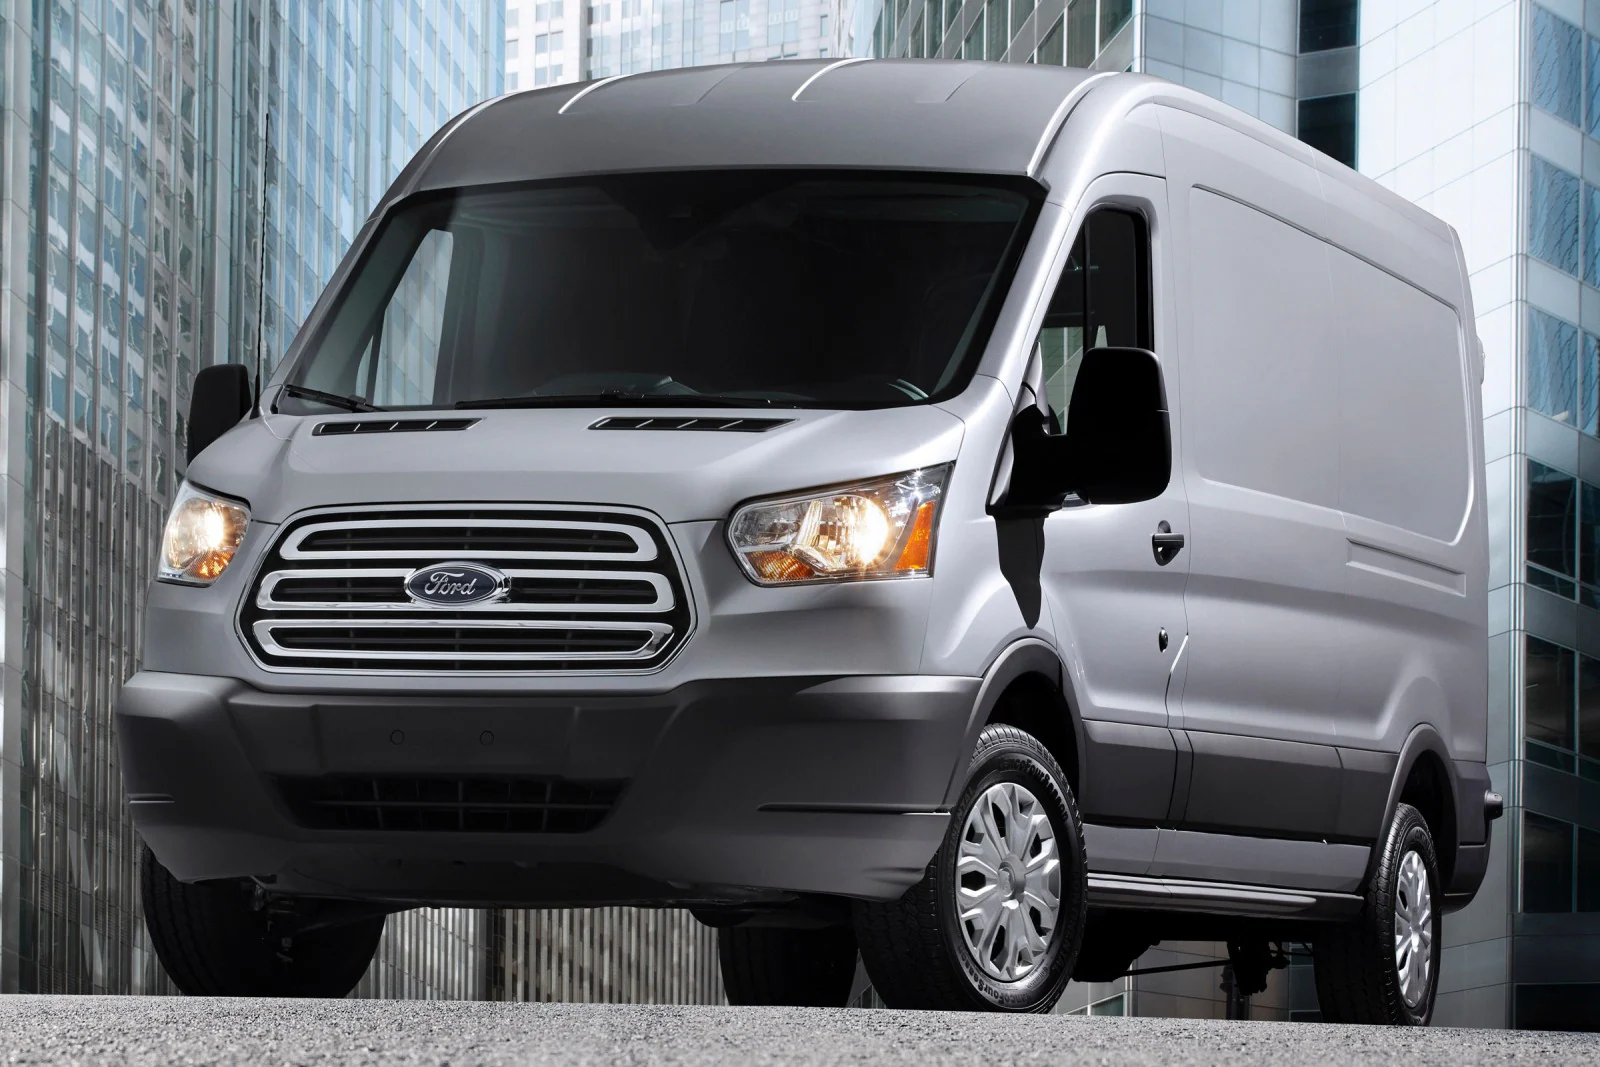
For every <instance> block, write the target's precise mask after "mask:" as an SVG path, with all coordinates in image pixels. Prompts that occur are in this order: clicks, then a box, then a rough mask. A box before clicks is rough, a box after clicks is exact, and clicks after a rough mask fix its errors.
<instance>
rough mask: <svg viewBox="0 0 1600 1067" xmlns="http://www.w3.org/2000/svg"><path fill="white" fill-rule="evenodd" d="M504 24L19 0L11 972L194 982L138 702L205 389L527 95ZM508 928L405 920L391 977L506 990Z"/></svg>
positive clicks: (38, 987)
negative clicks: (153, 865) (143, 777)
mask: <svg viewBox="0 0 1600 1067" xmlns="http://www.w3.org/2000/svg"><path fill="white" fill-rule="evenodd" d="M503 18H504V0H392V2H385V3H381V4H379V3H371V2H366V0H362V2H357V0H221V2H213V0H0V160H3V164H0V471H3V473H4V475H5V478H4V483H3V484H4V485H5V491H4V493H0V530H3V534H0V537H3V541H0V600H3V611H4V624H3V632H4V634H5V636H6V640H5V643H4V645H3V647H0V991H12V990H23V991H30V990H33V991H42V992H45V991H47V992H85V993H87V992H145V991H159V990H162V989H164V988H165V987H166V983H165V980H164V978H163V976H162V975H161V974H160V971H159V967H158V966H157V965H156V963H155V960H154V956H153V955H152V953H151V952H150V950H149V942H148V938H147V936H146V934H145V931H144V924H143V920H142V916H141V914H140V909H139V903H138V892H137V881H136V875H135V872H136V861H137V856H138V848H139V845H138V841H137V838H136V837H135V835H134V833H133V830H132V827H131V824H130V823H129V821H128V819H127V816H126V808H125V804H124V799H123V796H122V783H121V776H120V773H119V771H118V768H117V761H116V748H115V738H114V737H113V734H112V718H111V708H112V702H113V699H114V697H115V694H116V691H117V688H118V686H119V685H120V684H121V682H122V680H123V679H124V678H125V677H127V676H128V675H129V674H131V673H132V672H133V670H134V667H135V664H136V662H137V659H138V655H139V645H140V614H141V605H142V601H143V598H144V590H145V586H146V583H147V581H148V579H149V574H150V567H151V563H152V560H153V558H154V555H155V551H156V541H157V538H158V536H159V531H160V529H161V525H162V523H163V521H164V518H165V513H166V509H167V504H168V502H169V501H170V500H171V498H172V493H173V489H174V487H175V485H176V483H177V481H178V479H180V478H181V476H182V473H183V466H184V464H183V460H182V455H183V446H182V441H183V433H184V413H185V411H186V409H187V406H188V401H189V386H190V382H191V380H192V378H193V375H194V372H195V370H196V369H197V368H199V367H202V366H205V365H207V364H209V363H212V362H216V361H223V360H230V359H231V360H248V359H250V358H252V357H253V355H254V352H255V344H256V338H257V337H258V326H259V327H260V333H259V336H261V337H263V338H264V340H265V354H266V356H267V360H268V362H269V363H270V362H271V361H272V360H273V359H274V358H275V357H276V356H277V354H279V353H281V352H282V351H283V350H284V348H285V347H287V345H288V342H289V339H290V336H291V335H292V333H293V332H294V329H295V327H296V325H297V324H298V323H299V321H300V319H301V318H302V317H303V316H304V314H305V311H306V310H307V308H309V306H310V302H311V301H312V300H313V299H315V297H316V295H317V292H318V291H319V289H320V288H321V285H322V283H323V281H324V280H325V279H326V278H327V277H328V275H329V274H330V273H331V272H332V270H333V267H334V264H335V263H337V261H338V259H339V257H340V256H341V255H343V253H344V251H345V249H346V248H347V247H348V246H349V244H350V241H351V239H352V238H353V237H354V235H355V232H356V229H357V228H358V227H359V226H360V224H361V222H362V221H363V219H364V218H365V216H366V214H367V212H368V211H369V210H370V208H371V205H372V204H373V203H374V202H375V200H376V198H377V196H378V194H379V193H380V192H381V190H382V189H383V188H384V187H385V186H386V185H387V184H388V182H389V180H390V179H391V178H392V177H393V176H394V174H395V173H396V172H397V171H398V169H399V168H400V166H401V165H402V164H403V163H404V162H405V161H406V159H407V158H408V157H409V156H410V155H411V154H412V153H413V152H414V151H415V150H416V149H417V148H418V147H420V145H421V144H422V142H423V140H425V139H426V138H427V136H428V135H430V134H431V133H432V132H433V130H434V129H436V128H437V127H438V126H439V124H440V123H442V122H443V121H444V119H445V118H446V117H448V116H449V115H451V114H453V113H455V112H456V111H459V110H461V109H463V108H465V107H466V106H468V105H469V104H472V103H474V102H475V101H477V100H480V99H482V98H484V97H486V96H491V95H495V94H497V93H499V92H500V91H501V88H502V86H501V71H502V69H503V56H502V50H503V47H504V39H505V35H504V24H503ZM268 110H270V112H271V114H272V115H273V152H272V156H271V159H270V160H269V161H268V171H267V180H268V182H267V225H266V228H265V230H266V270H265V279H266V285H265V293H264V297H265V299H264V301H263V300H262V297H263V293H262V292H261V290H260V289H258V287H257V278H258V276H259V275H260V271H261V268H260V253H261V245H260V243H259V235H260V234H261V232H262V227H261V219H260V203H261V184H260V176H261V168H262V162H263V152H264V148H265V144H264V133H265V127H266V123H265V119H264V116H265V114H266V113H267V111H268ZM261 306H264V307H265V311H266V315H265V319H264V321H260V322H258V317H257V313H256V309H257V308H258V307H261ZM488 923H489V919H488V918H487V917H485V916H483V915H481V914H479V913H465V912H450V913H426V914H415V915H413V916H408V917H406V918H405V919H402V920H399V921H396V922H394V923H393V924H392V927H391V936H390V938H389V939H388V940H387V941H386V943H385V945H384V947H383V949H382V950H380V958H379V965H378V966H376V967H374V969H373V972H372V973H371V974H370V975H369V979H368V983H367V986H368V991H369V992H395V993H406V994H414V995H457V996H469V995H480V994H481V993H482V992H483V990H484V989H485V988H486V984H485V983H486V982H487V976H488V967H487V964H486V963H485V961H484V949H483V946H484V944H485V943H486V942H487V941H488Z"/></svg>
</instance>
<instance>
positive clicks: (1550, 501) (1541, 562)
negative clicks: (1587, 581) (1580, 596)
mask: <svg viewBox="0 0 1600 1067" xmlns="http://www.w3.org/2000/svg"><path fill="white" fill-rule="evenodd" d="M1577 573H1578V479H1576V478H1574V477H1573V476H1572V475H1570V474H1563V473H1561V472H1560V471H1558V470H1555V469H1553V468H1551V467H1546V466H1545V465H1544V464H1543V463H1538V462H1535V461H1533V460H1529V461H1528V582H1529V584H1531V585H1537V586H1540V587H1541V588H1545V589H1549V590H1550V591H1551V592H1553V593H1557V594H1559V595H1561V596H1564V597H1566V598H1567V599H1569V600H1571V599H1574V596H1573V593H1574V590H1573V588H1572V587H1573V584H1574V583H1573V579H1574V578H1575V577H1576V576H1577Z"/></svg>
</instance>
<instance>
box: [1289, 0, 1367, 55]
mask: <svg viewBox="0 0 1600 1067" xmlns="http://www.w3.org/2000/svg"><path fill="white" fill-rule="evenodd" d="M1358 7H1359V4H1358V2H1357V0H1300V51H1302V52H1325V51H1327V50H1328V49H1330V48H1348V47H1350V46H1351V45H1353V44H1355V43H1356V10H1357V8H1358Z"/></svg>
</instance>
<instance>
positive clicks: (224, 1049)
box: [0, 996, 1600, 1067]
mask: <svg viewBox="0 0 1600 1067" xmlns="http://www.w3.org/2000/svg"><path fill="white" fill-rule="evenodd" d="M0 1053H3V1055H4V1056H5V1059H4V1062H5V1063H6V1064H8V1065H16V1064H88V1063H95V1064H100V1063H106V1064H141V1065H143V1064H151V1065H156V1064H160V1065H166V1064H211V1063H216V1064H317V1065H324V1064H406V1065H411V1064H429V1065H438V1067H445V1065H448V1067H469V1065H472V1064H530V1065H532V1064H575V1065H576V1064H582V1065H599V1064H606V1065H610V1064H622V1065H627V1067H644V1065H654V1064H738V1065H745V1064H757V1065H763V1064H770V1065H784V1067H789V1065H799V1064H874V1065H878V1064H905V1065H916V1067H933V1065H938V1064H969V1063H981V1064H986V1065H989V1064H993V1065H1006V1064H1051V1065H1066V1064H1117V1065H1122V1064H1161V1065H1180V1064H1268V1063H1271V1064H1295V1065H1300V1064H1390V1063H1403V1064H1405V1065H1406V1067H1423V1065H1425V1064H1441V1065H1448V1067H1466V1065H1468V1064H1487V1063H1518V1064H1539V1065H1541V1067H1544V1065H1550V1067H1554V1065H1556V1064H1569V1063H1570V1064H1579V1063H1581V1064H1587V1065H1594V1064H1597V1063H1600V1035H1590V1034H1547V1033H1516V1032H1508V1031H1502V1030H1442V1029H1429V1030H1413V1031H1407V1030H1388V1029H1379V1028H1373V1027H1348V1026H1324V1025H1320V1024H1315V1023H1238V1022H1212V1021H1195V1020H1185V1019H1108V1018H1083V1017H1072V1016H1059V1015H1055V1016H1042V1017H1022V1018H1019V1017H1004V1016H995V1015H955V1014H946V1013H937V1012H904V1011H862V1010H815V1009H801V1008H705V1007H624V1006H615V1005H587V1004H482V1003H451V1002H439V1001H370V1000H367V1001H362V1000H346V1001H335V1000H325V1001H290V1000H205V999H187V998H167V997H34V996H9V997H0Z"/></svg>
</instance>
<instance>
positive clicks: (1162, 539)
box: [1150, 519, 1183, 567]
mask: <svg viewBox="0 0 1600 1067" xmlns="http://www.w3.org/2000/svg"><path fill="white" fill-rule="evenodd" d="M1150 548H1151V551H1153V552H1154V553H1155V555H1156V564H1157V565H1158V566H1162V567H1165V566H1166V565H1167V564H1169V563H1171V562H1172V561H1173V560H1174V559H1176V558H1177V556H1178V553H1179V552H1181V551H1182V550H1183V534H1181V533H1173V532H1172V527H1171V526H1170V525H1169V524H1168V523H1167V521H1166V520H1165V519H1163V520H1162V521H1161V525H1159V526H1157V527H1156V533H1155V534H1153V535H1152V536H1151V538H1150Z"/></svg>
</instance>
